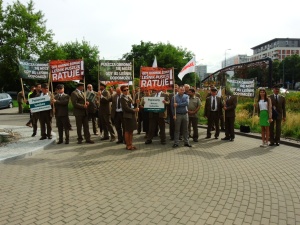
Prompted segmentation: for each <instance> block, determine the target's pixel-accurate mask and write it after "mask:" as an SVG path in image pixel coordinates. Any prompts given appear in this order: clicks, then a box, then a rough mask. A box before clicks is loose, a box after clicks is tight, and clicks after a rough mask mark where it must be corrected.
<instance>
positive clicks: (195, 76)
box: [195, 59, 204, 89]
mask: <svg viewBox="0 0 300 225" xmlns="http://www.w3.org/2000/svg"><path fill="white" fill-rule="evenodd" d="M202 60H204V59H200V61H202ZM199 70H200V64H199ZM199 81H200V82H199V83H200V84H201V79H200V71H199ZM195 88H196V89H197V84H196V73H195Z"/></svg>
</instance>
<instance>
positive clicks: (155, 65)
mask: <svg viewBox="0 0 300 225" xmlns="http://www.w3.org/2000/svg"><path fill="white" fill-rule="evenodd" d="M152 67H157V61H156V56H154V61H153V64H152Z"/></svg>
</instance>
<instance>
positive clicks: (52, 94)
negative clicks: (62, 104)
mask: <svg viewBox="0 0 300 225" xmlns="http://www.w3.org/2000/svg"><path fill="white" fill-rule="evenodd" d="M49 77H50V86H51V98H52V99H54V91H53V82H52V75H51V72H50V73H49ZM53 114H55V105H54V103H53Z"/></svg>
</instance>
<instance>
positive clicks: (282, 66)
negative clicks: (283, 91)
mask: <svg viewBox="0 0 300 225" xmlns="http://www.w3.org/2000/svg"><path fill="white" fill-rule="evenodd" d="M282 83H283V88H284V59H282Z"/></svg>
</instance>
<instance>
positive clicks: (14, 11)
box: [0, 0, 53, 89]
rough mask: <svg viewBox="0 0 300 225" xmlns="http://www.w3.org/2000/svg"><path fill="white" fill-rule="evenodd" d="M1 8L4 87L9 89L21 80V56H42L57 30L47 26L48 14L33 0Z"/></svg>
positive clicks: (0, 69)
mask: <svg viewBox="0 0 300 225" xmlns="http://www.w3.org/2000/svg"><path fill="white" fill-rule="evenodd" d="M0 7H1V11H0V28H1V37H0V44H1V45H0V52H1V53H0V72H1V73H0V86H1V87H0V88H2V89H3V88H5V89H9V88H12V87H14V86H16V84H19V82H16V80H18V59H25V60H32V59H35V60H36V59H38V58H39V55H40V54H41V52H42V51H43V50H44V48H45V47H46V46H47V45H49V44H51V43H52V40H53V33H52V31H51V30H47V29H46V26H45V22H46V21H45V20H44V15H43V13H42V12H41V11H35V8H34V3H33V1H32V0H30V1H29V2H28V4H27V5H26V6H25V5H23V4H21V3H20V2H19V1H16V2H14V3H12V4H11V5H8V6H7V8H6V9H5V10H3V2H2V0H1V5H0Z"/></svg>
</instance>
